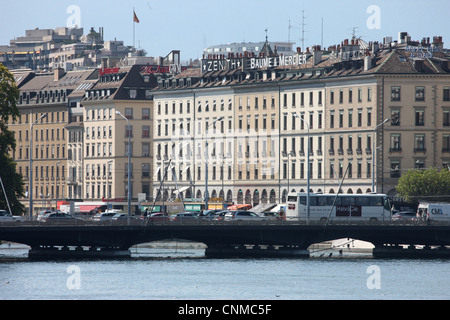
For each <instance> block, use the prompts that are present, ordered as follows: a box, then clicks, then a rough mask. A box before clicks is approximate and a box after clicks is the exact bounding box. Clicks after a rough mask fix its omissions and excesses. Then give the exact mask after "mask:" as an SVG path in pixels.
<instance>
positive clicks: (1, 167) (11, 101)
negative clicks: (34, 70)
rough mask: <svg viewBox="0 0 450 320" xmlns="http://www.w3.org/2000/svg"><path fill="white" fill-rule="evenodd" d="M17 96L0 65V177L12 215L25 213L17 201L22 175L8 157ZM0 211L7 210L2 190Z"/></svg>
mask: <svg viewBox="0 0 450 320" xmlns="http://www.w3.org/2000/svg"><path fill="white" fill-rule="evenodd" d="M19 94H20V91H19V89H18V88H17V85H16V83H15V81H14V76H13V75H12V74H11V73H10V72H9V70H8V69H7V68H6V67H4V66H3V65H2V64H1V63H0V177H1V178H2V180H3V186H4V187H5V192H6V196H7V197H8V200H9V204H10V207H11V211H12V213H13V214H23V213H24V211H25V208H24V206H23V204H21V203H20V201H19V200H18V198H19V197H23V196H24V187H23V180H22V175H20V174H18V173H17V172H16V163H15V162H14V159H13V158H12V157H11V156H10V153H11V151H12V150H14V149H15V148H16V140H15V138H14V132H12V131H10V130H9V129H8V123H9V122H12V121H16V120H17V119H18V118H19V116H20V112H19V108H18V107H17V100H18V99H19ZM0 209H6V210H8V206H7V202H6V198H5V195H4V193H3V190H0Z"/></svg>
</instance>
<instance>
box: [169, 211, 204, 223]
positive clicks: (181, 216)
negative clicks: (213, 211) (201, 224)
mask: <svg viewBox="0 0 450 320" xmlns="http://www.w3.org/2000/svg"><path fill="white" fill-rule="evenodd" d="M170 218H171V220H172V221H180V222H184V221H186V222H188V221H197V220H198V215H197V214H195V213H193V212H180V213H175V214H173V215H171V216H170Z"/></svg>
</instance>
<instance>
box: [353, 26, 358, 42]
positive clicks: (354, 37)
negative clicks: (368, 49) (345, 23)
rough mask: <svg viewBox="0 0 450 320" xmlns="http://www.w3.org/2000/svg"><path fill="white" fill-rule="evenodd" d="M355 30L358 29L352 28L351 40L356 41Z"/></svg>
mask: <svg viewBox="0 0 450 320" xmlns="http://www.w3.org/2000/svg"><path fill="white" fill-rule="evenodd" d="M356 29H358V27H353V29H352V30H353V31H352V39H353V40H355V39H356Z"/></svg>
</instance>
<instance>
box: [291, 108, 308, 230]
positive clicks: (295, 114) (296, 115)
mask: <svg viewBox="0 0 450 320" xmlns="http://www.w3.org/2000/svg"><path fill="white" fill-rule="evenodd" d="M294 116H295V117H296V118H300V120H301V121H302V122H303V123H304V124H305V126H306V130H307V138H308V141H307V150H306V152H307V154H306V163H307V164H306V165H307V167H306V177H307V178H306V189H307V190H306V219H307V223H308V224H309V217H310V212H311V210H310V207H311V202H310V180H311V172H310V170H309V168H310V165H309V154H310V150H309V149H310V145H309V123H308V122H307V121H306V120H305V119H304V117H300V116H299V115H298V114H297V113H294Z"/></svg>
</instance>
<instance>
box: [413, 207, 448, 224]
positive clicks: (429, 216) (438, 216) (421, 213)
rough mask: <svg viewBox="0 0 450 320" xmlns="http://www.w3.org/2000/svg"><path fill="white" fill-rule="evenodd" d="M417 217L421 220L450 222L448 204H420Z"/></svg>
mask: <svg viewBox="0 0 450 320" xmlns="http://www.w3.org/2000/svg"><path fill="white" fill-rule="evenodd" d="M417 217H418V218H419V219H420V218H421V219H422V220H434V221H450V203H420V204H419V207H418V208H417Z"/></svg>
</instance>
